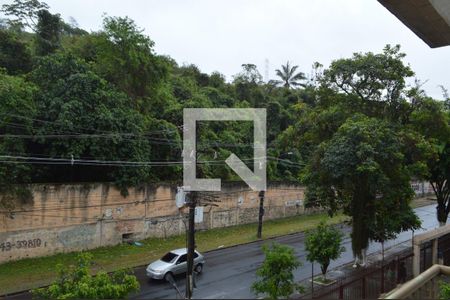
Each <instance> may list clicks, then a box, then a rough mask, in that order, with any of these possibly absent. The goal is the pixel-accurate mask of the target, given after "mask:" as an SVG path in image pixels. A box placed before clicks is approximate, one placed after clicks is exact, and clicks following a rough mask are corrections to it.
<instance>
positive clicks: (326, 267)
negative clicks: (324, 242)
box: [320, 261, 330, 279]
mask: <svg viewBox="0 0 450 300" xmlns="http://www.w3.org/2000/svg"><path fill="white" fill-rule="evenodd" d="M329 265H330V262H329V261H328V262H326V263H324V264H322V265H320V269H321V270H322V275H323V278H324V279H327V277H326V274H327V269H328V266H329Z"/></svg>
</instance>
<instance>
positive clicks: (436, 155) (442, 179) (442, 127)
mask: <svg viewBox="0 0 450 300" xmlns="http://www.w3.org/2000/svg"><path fill="white" fill-rule="evenodd" d="M410 120H411V124H412V126H413V128H414V129H415V130H417V131H418V132H419V133H421V134H422V135H423V136H424V138H425V139H426V141H427V142H428V143H429V144H430V145H431V150H430V151H429V152H430V153H429V155H428V159H427V160H426V164H427V167H428V172H426V173H425V176H424V178H425V179H427V180H428V181H429V182H430V184H431V185H432V187H433V190H434V193H435V195H436V200H437V204H438V205H437V207H436V209H437V219H438V221H439V223H440V224H441V225H444V224H445V223H446V222H447V218H448V215H449V212H450V110H446V109H445V106H444V103H442V102H438V101H435V100H433V99H430V98H426V97H425V98H420V99H418V100H417V101H416V103H415V105H414V111H413V112H412V114H411V118H410Z"/></svg>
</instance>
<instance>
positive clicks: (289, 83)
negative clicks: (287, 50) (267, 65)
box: [273, 62, 306, 89]
mask: <svg viewBox="0 0 450 300" xmlns="http://www.w3.org/2000/svg"><path fill="white" fill-rule="evenodd" d="M297 69H298V66H291V65H290V64H289V62H286V65H282V66H281V69H277V70H275V72H276V74H277V76H278V77H280V79H281V80H274V81H273V83H274V84H277V85H282V86H284V87H285V88H288V89H289V88H291V87H298V86H303V83H301V82H302V81H304V80H305V79H306V77H305V74H304V73H302V72H297V73H295V71H297Z"/></svg>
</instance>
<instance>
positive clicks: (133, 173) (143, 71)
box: [0, 0, 450, 255]
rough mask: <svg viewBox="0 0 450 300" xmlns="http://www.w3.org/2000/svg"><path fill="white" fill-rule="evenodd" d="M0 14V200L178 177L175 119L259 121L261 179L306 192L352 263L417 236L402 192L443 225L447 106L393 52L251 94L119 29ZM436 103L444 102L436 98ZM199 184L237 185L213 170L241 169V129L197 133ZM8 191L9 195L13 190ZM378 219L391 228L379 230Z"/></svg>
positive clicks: (23, 6)
mask: <svg viewBox="0 0 450 300" xmlns="http://www.w3.org/2000/svg"><path fill="white" fill-rule="evenodd" d="M11 2H12V3H10V4H5V5H3V6H2V11H3V13H4V14H5V15H6V16H7V17H8V18H9V19H8V20H7V21H6V22H4V21H3V22H2V23H1V24H0V25H1V26H0V155H1V156H0V161H1V164H0V192H1V193H2V194H3V195H5V196H3V197H2V198H1V200H0V205H1V206H2V207H7V208H9V207H10V206H11V201H10V199H12V197H17V196H18V195H20V196H21V198H23V199H26V197H27V193H26V192H24V190H23V189H22V188H21V187H23V186H26V184H29V183H35V182H38V183H39V182H92V181H97V182H99V181H107V182H113V183H115V184H116V185H117V186H118V187H119V188H121V190H122V193H123V194H124V195H126V194H127V188H128V187H130V186H138V185H140V184H143V183H146V182H149V181H162V180H164V181H180V180H181V178H182V176H181V175H182V173H181V170H182V156H183V155H190V154H189V153H183V151H182V143H181V136H182V134H183V128H182V125H183V108H193V107H200V108H212V107H214V108H231V107H233V108H246V107H259V108H266V109H267V129H268V132H267V144H268V149H267V160H268V168H267V177H268V179H269V180H283V181H287V180H297V181H300V182H302V183H305V184H307V186H308V193H307V201H308V205H319V206H322V207H326V208H328V209H329V212H330V213H334V212H335V211H336V210H338V209H342V208H343V209H344V212H345V213H346V214H348V215H349V216H351V217H352V223H353V229H354V230H353V233H352V241H353V250H354V252H355V255H360V254H361V250H362V249H364V248H365V247H366V246H367V243H368V241H369V240H370V239H372V240H376V241H380V242H383V241H384V240H386V239H389V238H392V237H394V236H395V235H396V234H398V233H399V232H400V231H403V230H407V229H411V228H417V227H418V226H419V222H418V219H417V217H416V216H415V215H414V213H413V211H412V210H411V209H410V207H409V202H410V200H411V199H412V197H413V191H412V189H411V187H410V181H411V180H412V179H414V178H420V179H426V180H429V181H430V182H431V183H432V185H433V188H434V189H435V193H436V196H437V199H438V208H437V209H438V219H439V221H440V222H441V223H445V222H446V220H447V217H448V214H449V212H450V184H449V179H450V173H449V170H450V160H449V157H450V155H449V153H450V110H449V109H450V105H449V103H450V99H444V100H446V101H439V100H435V99H431V98H429V97H427V96H426V95H425V93H424V92H423V91H422V90H421V89H420V84H417V85H416V86H412V87H411V86H408V85H407V80H408V78H411V77H412V76H414V72H413V71H412V70H411V68H410V66H408V65H407V64H405V63H404V58H405V54H403V53H402V52H401V51H400V46H389V45H388V46H386V47H385V48H384V49H383V51H382V52H380V53H372V52H369V53H355V54H354V55H353V56H352V57H350V58H341V59H338V60H335V61H333V62H332V63H331V65H330V66H329V67H328V68H325V69H324V67H323V66H322V65H321V64H320V63H314V64H313V67H312V72H311V73H312V74H314V76H313V77H311V78H309V80H306V79H305V76H304V73H303V72H301V71H300V70H298V67H297V66H295V65H292V64H290V63H289V62H287V63H286V65H283V66H281V68H279V69H277V70H276V74H277V77H279V78H278V79H277V80H270V81H268V82H264V81H263V77H262V76H261V74H260V73H259V71H258V68H257V67H256V65H254V64H251V63H245V64H243V65H242V71H241V72H239V73H238V74H236V75H235V76H233V77H232V80H231V81H227V80H226V78H225V76H223V75H222V74H220V73H219V72H213V73H211V74H206V73H203V72H202V71H201V70H199V68H198V67H197V66H195V65H179V64H178V63H177V62H175V61H174V60H173V59H172V58H170V57H168V56H164V55H160V54H157V53H155V51H154V42H153V41H152V40H151V39H150V37H148V36H147V35H145V34H144V33H143V30H142V29H140V28H139V27H138V26H137V25H136V24H135V23H134V21H133V20H131V19H129V18H127V17H125V18H122V17H110V16H105V17H104V20H103V27H102V28H101V29H100V30H99V31H96V32H91V33H88V32H86V31H85V30H83V29H81V28H78V26H77V24H76V22H75V21H73V20H72V21H71V22H70V23H67V22H65V21H64V20H62V19H61V17H60V16H59V15H58V14H53V13H51V12H50V11H49V9H50V8H49V7H48V5H46V4H45V3H42V2H40V1H38V0H14V1H11ZM444 94H446V96H444V98H448V93H444ZM197 138H198V141H197V149H198V153H197V155H198V162H199V164H198V167H197V173H198V174H199V176H200V177H215V178H217V177H220V178H222V179H224V180H235V179H238V177H237V175H236V174H235V173H234V172H233V171H232V170H231V169H230V168H228V167H227V166H226V164H225V163H224V160H225V159H226V158H228V156H229V155H230V153H232V152H233V153H235V154H236V155H238V156H239V157H240V158H241V159H243V160H244V161H246V162H247V163H248V166H249V168H250V169H252V168H253V148H252V140H253V125H252V124H251V122H200V126H198V133H197ZM16 184H21V185H20V187H19V186H18V185H16ZM386 220H391V221H389V222H387V221H386Z"/></svg>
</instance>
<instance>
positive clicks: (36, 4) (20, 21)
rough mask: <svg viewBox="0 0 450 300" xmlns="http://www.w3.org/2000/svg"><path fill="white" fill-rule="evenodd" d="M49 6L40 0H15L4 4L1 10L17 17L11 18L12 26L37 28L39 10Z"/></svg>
mask: <svg viewBox="0 0 450 300" xmlns="http://www.w3.org/2000/svg"><path fill="white" fill-rule="evenodd" d="M48 8H49V6H48V5H47V4H46V3H45V2H40V1H38V0H14V1H13V3H12V4H3V5H2V10H1V11H2V12H3V13H4V14H5V15H7V16H13V17H15V19H12V20H9V23H10V25H11V26H13V27H14V26H18V27H20V28H24V27H28V28H29V29H31V30H35V28H36V26H37V23H38V21H37V19H38V13H39V11H41V10H46V9H48Z"/></svg>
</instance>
